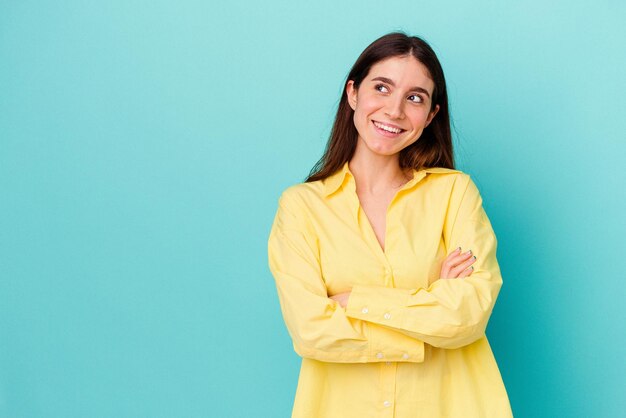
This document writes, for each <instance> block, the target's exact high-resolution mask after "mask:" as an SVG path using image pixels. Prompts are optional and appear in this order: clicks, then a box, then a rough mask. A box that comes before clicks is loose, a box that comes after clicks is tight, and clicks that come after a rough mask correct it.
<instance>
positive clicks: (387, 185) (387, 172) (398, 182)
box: [348, 153, 412, 195]
mask: <svg viewBox="0 0 626 418" xmlns="http://www.w3.org/2000/svg"><path fill="white" fill-rule="evenodd" d="M398 157H399V155H398V154H395V155H390V156H383V155H367V156H365V155H357V154H356V153H355V155H354V156H353V157H352V159H351V160H350V162H349V164H348V166H349V168H350V172H351V173H352V174H353V175H354V178H355V181H356V185H357V190H358V191H361V192H365V193H368V194H371V195H380V194H384V193H386V192H389V191H392V190H397V189H399V188H400V187H402V186H403V185H404V184H405V183H407V182H408V181H409V180H411V177H412V176H411V173H412V170H404V171H403V170H402V169H401V168H400V163H399V158H398Z"/></svg>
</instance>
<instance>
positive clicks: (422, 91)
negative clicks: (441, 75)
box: [372, 77, 430, 97]
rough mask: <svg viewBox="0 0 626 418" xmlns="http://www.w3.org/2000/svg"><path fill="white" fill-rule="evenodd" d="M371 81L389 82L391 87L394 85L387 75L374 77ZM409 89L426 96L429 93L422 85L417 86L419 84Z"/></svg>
mask: <svg viewBox="0 0 626 418" xmlns="http://www.w3.org/2000/svg"><path fill="white" fill-rule="evenodd" d="M372 81H382V82H383V83H387V84H391V85H392V86H393V87H395V86H396V84H395V83H394V82H393V80H391V79H390V78H387V77H376V78H373V79H372ZM411 91H419V92H420V93H424V94H425V95H426V96H428V97H430V94H428V91H427V90H426V89H425V88H423V87H419V86H416V87H411Z"/></svg>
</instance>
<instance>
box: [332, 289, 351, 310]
mask: <svg viewBox="0 0 626 418" xmlns="http://www.w3.org/2000/svg"><path fill="white" fill-rule="evenodd" d="M349 297H350V292H343V293H337V294H336V295H333V296H331V297H330V298H331V299H332V300H335V301H337V302H339V305H341V307H342V308H345V307H346V306H347V305H348V298H349Z"/></svg>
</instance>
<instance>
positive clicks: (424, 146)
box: [306, 32, 454, 182]
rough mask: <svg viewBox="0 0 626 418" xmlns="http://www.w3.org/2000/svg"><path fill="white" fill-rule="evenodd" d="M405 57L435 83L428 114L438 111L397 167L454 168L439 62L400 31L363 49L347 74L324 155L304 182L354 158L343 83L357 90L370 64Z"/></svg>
mask: <svg viewBox="0 0 626 418" xmlns="http://www.w3.org/2000/svg"><path fill="white" fill-rule="evenodd" d="M408 55H412V56H413V57H415V58H416V59H417V60H418V61H419V62H421V63H422V64H423V65H424V66H425V67H426V68H427V69H428V71H429V73H430V77H431V78H432V80H433V82H434V84H435V88H434V90H433V95H432V104H431V108H430V111H432V110H433V109H434V108H435V105H437V104H438V105H439V111H438V112H437V114H436V115H435V117H434V119H433V120H432V122H431V123H430V124H429V125H428V126H427V127H426V128H425V129H424V131H423V132H422V134H421V136H420V137H419V140H417V141H415V142H414V143H413V144H411V145H409V146H408V147H406V148H404V149H403V150H402V151H400V168H402V169H405V168H409V167H412V168H415V169H417V170H419V169H422V168H424V167H445V168H454V155H453V149H452V136H451V133H450V113H449V110H448V92H447V89H446V80H445V78H444V75H443V69H442V68H441V64H440V63H439V59H438V58H437V55H435V52H434V51H433V50H432V48H431V47H430V45H428V43H426V41H424V40H423V39H421V38H419V37H417V36H408V35H406V34H405V33H403V32H391V33H388V34H387V35H384V36H382V37H380V38H378V39H377V40H375V41H374V42H372V43H371V44H370V45H369V46H368V47H367V48H365V50H364V51H363V52H362V53H361V55H360V56H359V58H358V59H357V60H356V62H355V63H354V65H353V66H352V69H351V70H350V72H349V73H348V76H347V78H346V82H345V83H344V88H343V92H342V94H341V99H340V100H339V106H338V108H337V115H336V116H335V122H334V124H333V127H332V130H331V133H330V138H329V139H328V142H327V144H326V149H325V150H324V155H322V157H321V158H320V160H319V161H318V162H317V163H316V164H315V166H314V167H313V169H312V170H311V172H310V174H309V177H308V178H307V179H306V182H311V181H316V180H322V179H325V178H326V177H328V176H330V175H332V174H333V173H335V172H336V171H337V170H339V169H340V168H341V167H343V164H344V163H345V162H346V161H350V159H351V158H352V156H353V155H354V151H355V149H356V144H357V140H358V132H357V130H356V127H355V126H354V122H353V115H354V110H352V108H351V107H350V105H349V104H348V99H347V95H346V85H347V81H348V80H354V87H355V88H356V89H358V88H359V86H360V85H361V82H362V81H363V80H364V79H365V77H367V75H368V73H369V71H370V69H371V68H372V66H373V65H374V64H376V63H378V62H379V61H383V60H385V59H387V58H391V57H403V56H408Z"/></svg>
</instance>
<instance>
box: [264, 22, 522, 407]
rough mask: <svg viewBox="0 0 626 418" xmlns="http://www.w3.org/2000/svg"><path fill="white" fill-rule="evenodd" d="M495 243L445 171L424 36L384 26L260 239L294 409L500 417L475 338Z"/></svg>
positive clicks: (443, 137)
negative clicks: (292, 360)
mask: <svg viewBox="0 0 626 418" xmlns="http://www.w3.org/2000/svg"><path fill="white" fill-rule="evenodd" d="M496 246H497V241H496V237H495V235H494V232H493V229H492V227H491V223H490V222H489V219H488V217H487V215H486V213H485V211H484V209H483V207H482V199H481V197H480V194H479V191H478V189H477V187H476V185H475V184H474V182H473V181H472V180H471V179H470V176H469V175H468V174H466V173H463V172H461V171H459V170H455V169H454V160H453V150H452V140H451V135H450V121H449V114H448V100H447V92H446V83H445V79H444V75H443V70H442V69H441V65H440V63H439V61H438V59H437V57H436V55H435V53H434V52H433V50H432V49H431V48H430V46H429V45H428V44H427V43H426V42H424V41H423V40H422V39H420V38H418V37H409V36H407V35H405V34H403V33H390V34H388V35H385V36H383V37H381V38H380V39H378V40H376V41H374V42H373V43H372V44H371V45H369V46H368V47H367V48H366V49H365V51H363V53H362V54H361V55H360V56H359V58H358V59H357V61H356V63H355V64H354V66H353V67H352V70H351V71H350V73H349V74H348V77H347V82H346V84H345V88H344V91H343V94H342V97H341V100H340V103H339V107H338V110H337V116H336V119H335V123H334V125H333V129H332V133H331V136H330V139H329V142H328V145H327V147H326V151H325V153H324V155H323V157H322V158H321V159H320V161H319V162H318V163H317V165H316V167H315V168H314V170H313V173H312V175H311V176H310V177H309V178H308V179H307V180H306V182H304V183H300V184H296V185H293V186H290V187H288V188H287V189H286V190H285V191H284V192H283V193H282V195H281V196H280V199H279V206H278V210H277V213H276V217H275V219H274V223H273V226H272V230H271V232H270V236H269V241H268V253H269V266H270V270H271V272H272V274H273V276H274V278H275V281H276V286H277V290H278V296H279V301H280V305H281V310H282V313H283V318H284V320H285V323H286V325H287V329H288V331H289V334H290V336H291V338H292V340H293V346H294V349H295V351H296V352H297V353H298V354H299V355H300V356H301V357H302V365H301V370H300V377H299V381H298V387H297V391H296V398H295V402H294V407H293V415H292V416H293V417H297V418H301V417H311V418H313V417H315V418H320V417H329V418H343V417H355V418H364V417H398V418H404V417H427V418H437V417H459V418H473V417H476V418H489V417H493V418H496V417H497V418H506V417H511V416H512V413H511V408H510V405H509V400H508V396H507V393H506V390H505V387H504V384H503V382H502V378H501V376H500V372H499V370H498V366H497V364H496V361H495V359H494V357H493V353H492V351H491V348H490V346H489V343H488V341H487V338H486V337H485V329H486V326H487V322H488V320H489V317H490V315H491V312H492V309H493V307H494V304H495V302H496V298H497V296H498V293H499V291H500V288H501V286H502V277H501V274H500V269H499V266H498V262H497V260H496Z"/></svg>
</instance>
